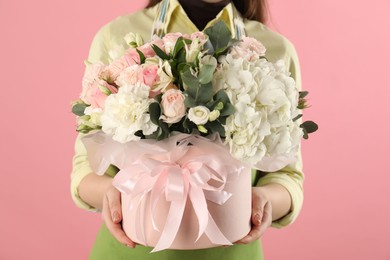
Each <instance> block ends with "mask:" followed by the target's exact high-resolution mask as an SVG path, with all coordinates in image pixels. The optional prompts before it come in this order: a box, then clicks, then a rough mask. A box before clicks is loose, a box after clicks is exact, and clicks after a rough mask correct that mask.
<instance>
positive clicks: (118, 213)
mask: <svg viewBox="0 0 390 260" xmlns="http://www.w3.org/2000/svg"><path fill="white" fill-rule="evenodd" d="M102 217H103V220H104V222H105V223H106V226H107V228H108V230H109V231H110V233H111V235H113V236H114V237H115V238H116V240H118V241H119V242H120V243H122V244H124V245H126V246H128V247H131V248H134V247H135V246H136V243H134V242H133V241H131V239H130V238H128V237H127V236H126V234H125V232H124V231H123V229H122V225H121V221H122V208H121V195H120V192H119V191H118V190H117V189H116V188H115V187H114V186H112V185H111V186H110V187H109V188H108V189H107V191H106V193H105V194H104V197H103V208H102Z"/></svg>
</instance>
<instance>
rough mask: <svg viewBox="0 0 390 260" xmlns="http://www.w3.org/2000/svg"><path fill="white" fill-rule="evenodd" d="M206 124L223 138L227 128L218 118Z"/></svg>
mask: <svg viewBox="0 0 390 260" xmlns="http://www.w3.org/2000/svg"><path fill="white" fill-rule="evenodd" d="M205 126H206V127H207V128H209V129H211V131H212V132H213V133H215V132H217V133H219V136H220V137H222V138H223V137H225V129H224V128H223V126H222V124H221V123H220V122H218V120H216V121H213V122H208V123H207V124H206V125H205Z"/></svg>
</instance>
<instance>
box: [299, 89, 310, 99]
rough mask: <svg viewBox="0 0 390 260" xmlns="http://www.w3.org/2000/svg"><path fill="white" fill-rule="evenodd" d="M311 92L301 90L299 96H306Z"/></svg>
mask: <svg viewBox="0 0 390 260" xmlns="http://www.w3.org/2000/svg"><path fill="white" fill-rule="evenodd" d="M308 94H309V92H308V91H299V98H304V97H306V96H307V95H308Z"/></svg>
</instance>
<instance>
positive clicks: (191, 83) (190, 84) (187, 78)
mask: <svg viewBox="0 0 390 260" xmlns="http://www.w3.org/2000/svg"><path fill="white" fill-rule="evenodd" d="M181 79H182V80H183V84H184V85H185V87H186V88H187V89H193V90H194V89H196V88H198V86H199V80H198V79H197V78H196V77H195V76H194V75H192V73H191V70H190V67H189V66H188V67H185V68H183V70H182V73H181ZM191 94H192V92H191V93H190V95H191ZM192 97H194V98H195V95H193V96H192Z"/></svg>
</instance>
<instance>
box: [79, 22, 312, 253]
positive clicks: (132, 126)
mask: <svg viewBox="0 0 390 260" xmlns="http://www.w3.org/2000/svg"><path fill="white" fill-rule="evenodd" d="M125 40H126V42H127V44H128V45H129V48H128V49H127V50H126V51H125V52H124V53H123V55H121V56H120V57H119V58H117V59H115V60H114V61H113V62H111V63H110V64H107V65H106V64H103V63H94V64H88V66H87V69H86V72H85V75H84V78H83V90H82V93H81V95H80V99H78V100H76V101H75V102H74V103H73V107H72V111H73V113H75V114H76V115H77V116H78V118H77V131H79V132H82V133H89V132H91V131H92V133H96V132H97V133H98V134H97V135H95V138H94V139H95V143H93V142H91V139H90V138H89V139H88V137H87V138H85V144H86V146H87V148H88V147H90V149H89V150H95V151H94V152H93V154H94V155H97V154H99V157H98V158H99V159H96V160H95V162H93V163H92V164H93V165H95V166H96V169H98V168H99V167H100V170H98V172H100V173H101V174H102V173H104V168H106V167H107V166H108V164H115V165H116V166H118V168H119V169H121V171H120V172H119V173H118V175H117V176H116V177H115V178H116V180H114V184H116V187H117V188H118V189H120V190H121V191H122V192H123V193H127V194H130V199H129V201H128V203H127V204H128V206H129V207H130V208H131V207H133V206H134V205H137V207H139V205H140V203H141V200H140V198H141V197H142V196H143V195H144V194H146V193H147V192H151V194H152V195H151V196H152V197H153V196H154V195H153V194H156V189H157V190H159V192H160V193H161V192H162V190H164V189H165V195H166V196H165V197H166V200H167V201H170V202H172V205H174V203H173V201H174V200H171V199H169V197H170V196H169V195H167V194H169V189H170V188H172V190H174V188H173V187H172V185H171V184H172V183H173V182H175V181H173V179H170V177H168V176H165V175H164V174H163V173H167V172H169V171H172V172H177V171H176V170H177V169H176V170H175V169H174V168H175V167H173V168H169V167H170V166H172V163H176V164H177V165H179V166H180V167H179V168H180V169H181V170H180V173H179V174H178V176H181V177H177V179H176V188H177V187H179V188H180V190H181V192H180V196H178V198H177V199H178V200H180V201H181V204H180V207H179V206H177V204H176V209H175V210H172V211H170V210H168V211H167V212H166V215H168V217H167V219H166V223H165V224H164V223H162V224H161V225H163V227H164V225H165V226H168V229H170V231H169V232H168V231H167V232H164V231H163V233H162V237H161V239H160V240H158V241H157V242H156V243H155V244H157V246H156V248H157V249H156V248H155V249H156V250H161V249H164V248H168V247H170V246H171V245H172V243H173V240H174V238H175V236H180V234H179V233H177V229H178V228H179V225H180V221H179V222H178V223H176V224H175V225H173V224H172V223H173V222H174V221H173V220H172V216H171V217H169V215H171V214H174V213H173V212H175V213H176V215H177V214H179V215H180V216H183V214H185V213H184V208H185V205H186V199H187V198H189V199H191V202H192V205H193V207H194V210H195V211H196V216H197V219H198V221H199V223H198V224H199V229H198V231H199V234H198V236H197V237H195V238H196V241H198V239H199V238H200V237H201V235H202V234H203V233H205V234H207V237H208V238H209V240H210V241H211V242H213V243H214V244H228V243H229V239H226V237H224V235H223V234H222V233H223V232H219V231H216V230H217V229H218V228H216V226H217V225H213V224H212V223H214V220H213V218H212V217H211V216H209V215H210V214H208V212H207V206H205V204H204V203H203V202H204V201H205V200H206V199H207V200H212V199H211V197H213V196H211V195H210V194H209V193H210V192H211V191H212V192H214V195H215V194H216V193H218V194H219V195H218V196H220V198H221V197H223V196H222V194H221V191H222V190H223V187H224V185H225V184H226V180H227V178H228V176H226V175H223V174H222V172H223V171H222V170H221V167H219V166H220V165H222V164H225V165H229V166H230V168H231V169H233V170H232V171H230V172H231V175H232V176H233V175H234V176H236V175H239V173H240V172H241V171H242V169H243V168H246V169H250V168H256V169H259V170H263V171H276V170H279V169H281V168H283V167H284V166H286V165H287V164H289V163H291V162H293V161H294V160H296V159H297V158H295V155H296V154H297V151H298V149H299V143H300V140H301V138H302V137H303V138H308V134H309V133H311V132H314V131H315V130H317V125H316V124H315V123H314V122H312V121H307V122H304V123H299V121H300V120H299V119H300V118H301V116H302V112H301V111H302V109H304V108H306V107H307V102H306V99H305V97H306V95H307V94H308V93H307V92H299V91H298V89H297V88H296V86H295V81H294V79H293V78H291V77H290V75H289V72H288V71H287V69H286V67H285V64H284V62H283V61H282V60H280V61H277V62H276V63H271V62H269V61H268V60H267V59H266V57H265V54H266V48H265V47H264V46H263V45H262V44H261V43H260V42H259V41H257V40H255V39H253V38H250V37H243V39H242V40H240V41H239V40H235V39H232V36H231V33H230V31H229V29H228V28H227V27H226V25H225V24H224V23H223V22H218V23H216V24H215V25H214V26H212V27H210V28H208V29H206V30H205V32H204V33H203V32H196V33H193V34H191V35H186V34H181V33H169V34H167V35H165V36H164V37H163V38H153V39H152V40H151V41H150V42H148V43H144V42H143V39H142V37H140V35H138V34H134V33H129V34H128V35H126V37H125ZM95 130H97V131H95ZM180 133H181V134H180ZM96 140H100V141H96ZM210 142H211V143H217V145H218V146H220V147H222V146H224V147H226V149H225V148H223V149H222V150H218V148H211V146H210ZM130 143H131V144H132V147H133V148H132V149H130V150H131V151H130V150H129V147H130V145H128V146H126V144H130ZM87 144H88V145H87ZM91 147H93V148H91ZM146 148H147V149H146ZM197 148H201V149H198V150H196V149H197ZM96 149H100V152H99V153H97V152H96ZM194 149H195V150H194ZM204 149H208V150H210V151H214V152H216V151H218V154H219V155H220V158H224V160H222V161H221V160H220V159H218V158H216V157H215V156H214V157H215V158H214V157H213V156H212V154H210V153H209V154H205V153H204V152H202V150H204ZM87 150H88V149H87ZM108 151H109V152H108ZM91 154H92V152H91V153H89V157H94V156H92V155H91ZM104 154H105V156H104ZM113 154H115V155H116V156H114V155H113ZM228 155H230V156H232V158H231V159H229V157H228ZM210 156H211V157H213V159H212V160H207V159H206V157H210ZM95 157H96V156H95ZM96 158H97V157H96ZM109 158H111V159H109ZM126 158H127V159H126ZM129 158H132V159H129ZM194 158H196V160H194ZM90 160H91V161H94V160H93V159H91V158H90ZM156 161H158V163H156ZM167 161H169V162H170V164H169V163H168V165H167V164H166V162H167ZM229 161H231V162H229ZM152 162H153V163H152ZM227 162H229V163H227ZM191 163H195V164H191ZM199 163H200V164H199ZM102 165H103V166H102ZM130 165H131V166H130ZM150 165H153V167H151V166H150ZM169 165H170V166H169ZM188 165H192V166H188ZM194 165H196V166H194ZM215 165H219V166H215ZM240 165H241V166H240ZM242 165H245V167H244V166H242ZM168 166H169V167H168ZM187 166H188V167H190V168H191V167H192V168H191V169H192V170H189V169H190V168H188V169H187V171H185V172H183V169H184V168H185V167H187ZM129 167H136V168H132V169H131V170H129ZM137 167H138V168H137ZM167 167H168V168H167ZM194 167H195V168H196V170H194V169H195V168H194ZM225 168H226V167H225ZM124 169H127V173H129V172H131V171H133V172H134V170H135V169H138V172H140V174H139V175H137V176H134V174H133V175H132V176H129V174H126V176H124V174H121V172H122V173H123V172H126V171H125V170H124ZM156 169H158V170H156ZM167 169H170V170H167ZM200 169H203V170H200ZM156 171H158V174H157V173H156ZM200 172H202V173H203V174H200ZM228 172H229V171H228ZM185 173H188V174H189V175H188V174H187V177H183V176H186V174H185ZM197 174H198V175H199V174H200V175H201V176H203V179H202V178H201V179H202V181H201V183H202V184H199V183H198V184H199V185H198V184H196V185H195V184H194V183H195V182H196V181H195V179H191V178H192V177H194V176H197ZM163 175H164V176H165V177H164V178H165V181H166V182H164V181H162V180H161V178H163V177H161V176H163ZM228 175H229V174H228ZM145 176H148V177H145ZM205 176H206V177H205ZM198 177H199V176H198ZM159 178H160V179H159ZM172 178H173V177H172ZM198 179H199V178H198ZM237 179H238V178H235V181H237ZM118 180H121V181H118ZM129 180H131V181H130V183H132V185H130V186H129V185H127V186H126V185H125V183H127V184H128V183H129ZM177 180H180V181H177ZM210 180H214V181H215V182H221V183H222V186H221V185H220V186H218V187H219V188H211V187H210V185H209V184H208V183H209V182H210ZM142 183H143V184H142ZM146 183H149V184H151V185H146ZM169 183H170V184H169ZM141 184H142V185H141ZM163 187H164V188H163ZM221 187H222V188H221ZM202 189H203V190H205V191H207V192H205V193H204V192H201V191H200V190H202ZM172 190H171V191H172ZM193 190H198V191H199V194H198V195H194V194H193V193H191V192H192V191H193ZM136 191H137V192H136ZM236 193H237V192H236ZM202 194H203V195H202ZM205 194H206V195H205ZM137 196H138V199H137V202H136V203H135V204H134V200H135V199H136V197H137ZM191 196H192V197H191ZM199 196H200V197H199ZM249 196H250V194H249ZM195 197H197V199H198V202H196V201H194V200H192V198H195ZM214 197H215V196H214ZM249 199H250V198H249ZM158 200H159V199H158V198H157V197H154V198H151V199H150V201H149V202H147V204H148V207H149V208H150V209H151V210H150V211H151V212H155V209H156V207H157V206H156V204H157V201H158ZM220 201H223V203H220V205H222V204H224V203H225V202H226V201H227V198H224V199H221V200H220ZM149 204H150V205H149ZM199 205H202V206H199ZM249 206H250V205H249ZM172 207H173V206H171V209H172ZM196 207H198V208H196ZM205 207H206V208H205ZM200 208H202V210H200ZM201 211H203V212H205V213H204V214H206V217H204V214H203V215H202V214H201V213H199V212H201ZM154 216H155V214H154V213H153V214H151V217H150V218H151V222H152V223H153V228H154V230H156V231H157V230H158V229H159V228H158V227H156V225H155V219H154ZM134 218H135V219H137V218H138V222H137V223H138V226H140V225H141V226H142V223H141V222H140V220H139V216H134ZM176 222H177V221H176ZM167 223H171V224H167ZM210 223H211V224H210ZM248 223H249V222H248ZM214 224H215V223H214ZM210 225H211V226H213V227H210ZM173 226H175V227H173ZM247 227H249V226H248V225H247ZM164 230H166V229H164ZM211 230H214V231H211ZM247 231H248V230H247ZM247 231H244V232H247ZM167 233H169V234H170V235H167ZM164 234H165V235H164ZM215 234H217V235H215ZM244 235H245V233H244ZM134 236H136V237H137V238H138V240H139V241H141V242H143V243H144V244H145V243H146V242H145V234H143V231H142V230H134ZM167 237H169V238H167ZM218 237H219V238H218ZM238 238H239V237H238ZM238 238H237V239H238ZM163 240H165V241H168V242H167V243H163V242H161V241H163ZM159 241H160V242H161V243H162V244H159ZM230 242H232V241H230ZM146 244H147V243H146ZM179 247H180V246H179ZM184 248H185V247H184Z"/></svg>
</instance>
